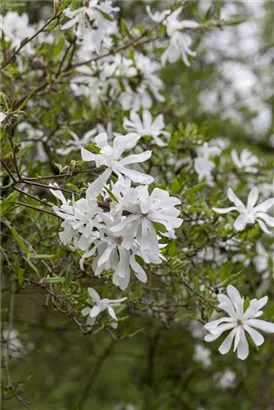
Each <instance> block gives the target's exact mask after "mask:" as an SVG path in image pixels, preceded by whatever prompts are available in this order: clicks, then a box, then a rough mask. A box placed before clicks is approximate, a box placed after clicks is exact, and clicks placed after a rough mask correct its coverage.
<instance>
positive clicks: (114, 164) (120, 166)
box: [81, 132, 154, 198]
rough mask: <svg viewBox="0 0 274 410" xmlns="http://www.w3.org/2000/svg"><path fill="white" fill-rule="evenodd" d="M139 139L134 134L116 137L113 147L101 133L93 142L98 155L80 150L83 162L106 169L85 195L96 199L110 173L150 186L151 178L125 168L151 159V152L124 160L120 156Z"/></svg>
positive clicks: (130, 156) (104, 134)
mask: <svg viewBox="0 0 274 410" xmlns="http://www.w3.org/2000/svg"><path fill="white" fill-rule="evenodd" d="M140 138H141V136H140V135H138V134H136V133H133V132H132V133H128V134H126V135H118V136H117V137H115V138H114V140H113V145H112V146H111V145H109V144H108V136H107V134H106V133H101V134H99V135H97V137H96V138H95V142H96V144H97V146H98V148H100V153H99V154H93V153H91V152H90V151H87V150H86V149H84V148H82V150H81V153H82V159H83V161H95V163H96V166H97V167H101V166H103V165H105V166H106V167H107V169H106V170H105V171H104V172H103V174H102V175H100V176H99V177H98V178H97V179H96V180H95V181H94V182H93V183H92V184H89V187H88V189H87V193H89V195H90V197H93V198H96V196H97V195H98V194H99V192H100V191H101V190H102V189H103V187H104V185H105V184H106V182H107V181H108V179H109V177H110V175H111V173H112V172H114V173H115V174H116V175H117V176H118V177H121V175H125V176H127V177H128V178H130V179H131V180H132V181H133V182H136V183H140V184H150V183H151V182H153V180H154V179H153V177H151V176H149V175H146V174H143V173H142V172H140V171H136V170H133V169H129V168H127V165H130V164H137V163H141V162H144V161H146V160H148V159H149V158H150V157H151V151H145V152H142V153H141V154H132V155H128V156H126V157H124V158H121V157H122V154H123V152H124V151H128V150H130V149H132V148H134V147H135V146H136V144H137V142H138V141H139V139H140Z"/></svg>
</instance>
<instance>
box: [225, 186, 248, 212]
mask: <svg viewBox="0 0 274 410" xmlns="http://www.w3.org/2000/svg"><path fill="white" fill-rule="evenodd" d="M227 197H228V199H229V200H230V201H231V202H233V203H234V204H235V205H236V207H237V208H238V209H239V210H241V211H242V210H244V209H245V206H244V204H243V202H242V201H241V200H240V199H239V198H238V197H237V196H236V195H235V193H234V191H233V189H232V188H228V190H227Z"/></svg>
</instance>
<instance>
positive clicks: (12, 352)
mask: <svg viewBox="0 0 274 410" xmlns="http://www.w3.org/2000/svg"><path fill="white" fill-rule="evenodd" d="M2 339H3V350H2V354H3V356H6V355H7V354H9V356H10V357H14V358H20V357H23V356H25V354H26V353H27V349H26V348H25V346H24V345H23V343H22V342H21V340H20V339H19V336H18V332H17V330H15V329H12V330H9V329H5V330H3V331H2Z"/></svg>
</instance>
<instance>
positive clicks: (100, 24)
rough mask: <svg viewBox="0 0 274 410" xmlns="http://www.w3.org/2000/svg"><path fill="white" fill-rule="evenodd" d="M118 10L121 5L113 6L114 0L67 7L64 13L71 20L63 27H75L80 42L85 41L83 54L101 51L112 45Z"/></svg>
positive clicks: (93, 0) (94, 1)
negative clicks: (115, 16)
mask: <svg viewBox="0 0 274 410" xmlns="http://www.w3.org/2000/svg"><path fill="white" fill-rule="evenodd" d="M117 11H119V7H113V6H112V1H108V0H107V1H101V2H100V1H99V0H91V1H87V2H86V3H85V5H84V6H83V7H79V8H77V9H76V10H70V8H67V9H65V11H64V15H65V16H66V17H67V18H68V19H69V20H68V21H67V22H66V23H65V24H63V25H62V27H61V29H62V30H69V29H70V28H72V27H73V28H74V33H75V35H76V37H77V41H78V43H80V44H81V43H83V49H82V50H81V54H84V53H85V54H86V56H87V54H88V53H93V52H96V53H99V52H100V51H101V49H102V48H103V47H110V46H111V45H112V39H111V35H112V34H114V33H115V32H116V30H117V27H116V22H115V20H114V19H113V14H114V13H115V12H117ZM86 58H87V57H86Z"/></svg>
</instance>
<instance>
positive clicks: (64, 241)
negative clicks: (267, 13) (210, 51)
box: [1, 0, 274, 410]
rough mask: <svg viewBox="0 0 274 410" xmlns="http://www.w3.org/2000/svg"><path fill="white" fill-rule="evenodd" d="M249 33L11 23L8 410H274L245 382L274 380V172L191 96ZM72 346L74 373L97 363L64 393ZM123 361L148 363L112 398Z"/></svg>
mask: <svg viewBox="0 0 274 410" xmlns="http://www.w3.org/2000/svg"><path fill="white" fill-rule="evenodd" d="M146 3H147V4H146ZM50 5H51V3H50ZM131 6H132V8H133V10H131ZM134 10H136V11H138V13H137V14H136V15H135V13H134ZM26 11H28V13H29V14H27V13H26ZM30 19H33V21H32V20H30ZM237 23H239V22H238V21H236V20H226V19H223V18H222V15H221V9H220V7H219V6H218V5H216V6H215V7H214V8H213V9H212V8H211V9H209V11H208V12H207V13H206V14H203V13H201V12H200V13H198V11H197V5H195V4H189V2H188V1H177V2H176V1H173V2H162V3H161V4H157V3H155V2H141V4H140V2H139V3H136V4H135V3H134V2H132V3H130V4H129V3H127V2H114V1H113V2H112V1H109V0H90V1H89V0H85V1H82V2H80V1H79V2H78V1H71V0H68V1H58V0H57V1H54V2H53V9H52V10H51V17H50V18H49V19H48V20H47V21H41V20H39V21H37V19H35V18H34V17H33V16H32V10H31V8H30V7H29V8H28V9H27V10H22V8H20V5H18V6H17V5H16V3H11V4H7V5H6V6H5V7H4V9H3V14H2V16H1V35H2V39H1V46H2V55H1V75H2V93H1V212H2V235H1V258H2V273H3V279H2V287H3V315H2V333H1V338H2V343H3V349H2V365H3V382H2V385H3V390H2V391H3V398H4V399H5V400H6V401H5V406H6V407H5V408H7V409H9V408H13V409H15V408H16V409H17V408H18V409H19V408H21V407H20V406H24V407H25V408H28V409H29V408H35V409H48V408H58V409H84V408H91V407H87V406H88V405H89V406H92V408H94V409H121V410H122V409H127V410H131V409H167V410H168V409H181V408H185V409H197V410H198V409H200V410H201V409H228V408H229V409H230V408H231V404H233V403H234V402H233V400H234V399H232V398H231V400H232V401H229V400H228V398H227V396H225V394H226V393H227V391H228V392H230V396H231V389H234V388H235V392H236V393H235V394H236V396H237V394H238V396H237V397H238V401H237V408H238V409H249V408H254V409H270V408H272V407H271V406H273V404H274V402H273V396H271V385H270V383H269V384H267V383H266V385H264V395H265V402H264V405H263V407H260V406H261V404H260V399H262V397H261V395H260V394H259V395H258V398H257V399H255V398H254V397H255V396H254V392H253V391H252V389H250V390H249V387H250V386H248V387H247V384H245V381H244V379H245V378H246V377H248V376H249V377H250V379H249V383H250V385H251V386H253V387H254V385H255V386H256V383H257V382H258V379H256V376H257V377H258V372H259V373H262V372H265V375H266V377H267V378H269V379H270V378H271V377H270V375H271V372H272V375H273V368H272V369H271V367H268V366H269V364H270V362H271V358H272V359H273V356H272V355H273V336H271V334H273V333H274V303H273V289H271V283H272V280H273V275H272V273H271V271H272V267H273V256H272V254H271V250H272V249H273V248H272V245H271V238H273V227H274V218H273V216H271V213H272V211H273V205H274V196H273V192H272V185H271V165H272V164H271V157H269V159H268V155H266V154H265V153H264V152H262V151H260V150H259V149H257V148H254V147H255V145H252V144H250V143H249V144H248V143H246V144H245V145H244V146H239V145H235V144H233V142H231V141H230V139H229V133H228V135H227V137H226V138H224V137H223V136H221V135H219V136H218V138H216V135H211V134H210V132H208V131H207V129H206V127H205V126H204V123H199V122H197V124H194V123H188V122H187V121H188V116H186V118H185V116H184V114H183V113H182V106H183V105H186V106H187V104H188V101H187V100H186V101H184V102H183V103H182V102H180V101H181V95H182V94H184V89H180V86H179V82H178V84H176V75H177V76H178V75H179V74H180V71H184V72H186V73H187V72H191V70H193V69H194V68H193V67H195V64H200V65H201V64H206V60H203V56H204V54H203V55H201V56H199V44H200V43H201V41H202V39H203V38H204V37H206V36H207V35H208V33H210V35H211V36H212V35H213V36H214V33H215V35H216V36H218V35H219V31H220V30H223V31H225V30H227V29H229V26H233V27H232V29H234V26H235V27H236V24H237ZM230 30H231V28H230ZM216 70H217V68H216ZM176 73H177V74H176ZM167 78H168V79H167ZM170 78H172V81H173V82H172V81H171V80H170ZM195 81H196V82H197V81H198V82H199V81H200V80H199V78H196V79H195ZM201 81H202V77H201ZM193 83H194V80H193ZM255 151H256V152H255ZM271 295H272V300H271ZM269 297H270V298H269ZM263 309H264V310H263ZM263 314H264V315H263ZM262 315H263V317H262ZM37 328H38V329H37ZM62 331H64V332H69V333H67V334H66V333H61V334H62V335H64V334H65V335H66V337H65V339H66V354H65V356H64V360H65V362H64V363H62V366H61V365H60V368H61V367H63V368H64V369H66V371H67V368H69V367H70V365H71V364H72V368H73V360H74V355H76V356H77V358H78V361H79V362H80V363H81V364H80V365H79V367H78V370H77V372H78V373H77V372H76V373H75V372H73V371H72V370H69V371H68V375H69V381H67V386H68V387H67V388H65V387H62V388H60V392H59V393H58V394H55V393H53V390H54V388H53V384H52V380H54V379H55V375H56V376H58V379H59V377H62V378H63V377H64V375H62V376H60V375H59V369H58V368H56V365H55V361H56V362H59V356H63V348H62V346H63V345H60V341H58V342H56V343H55V342H54V343H53V345H50V342H51V340H55V339H54V338H55V337H57V339H58V336H56V335H60V332H62ZM83 335H86V337H84V336H83ZM45 340H46V341H47V344H46V345H45V344H44V343H45ZM207 342H214V343H212V344H207ZM75 344H76V345H77V344H78V345H79V346H85V347H83V349H82V350H83V351H82V353H81V352H80V351H75ZM40 345H42V347H43V349H42V350H39V349H40ZM54 345H55V346H56V350H54V349H55V346H54ZM100 345H102V346H103V347H104V346H105V345H106V348H105V347H104V349H102V348H101V347H100ZM88 346H91V348H90V350H88V349H89V347H88ZM96 346H97V348H96ZM98 346H99V348H98ZM120 346H122V347H125V346H126V348H127V349H128V351H129V355H130V354H132V355H133V356H134V353H135V354H137V356H138V354H139V355H140V357H139V359H137V360H136V359H135V361H133V362H131V364H128V365H125V363H124V358H123V357H121V356H120V357H117V356H116V362H112V364H111V365H110V367H109V368H108V371H107V373H106V374H105V375H104V373H102V383H103V386H104V389H106V390H109V391H112V390H113V386H112V384H113V383H114V386H116V385H117V379H118V381H119V379H120V378H121V380H122V381H123V384H124V386H125V388H124V389H122V388H121V386H120V389H118V390H117V391H116V390H115V391H116V394H112V395H111V394H110V395H109V394H106V396H105V397H102V395H101V396H100V393H99V392H100V389H99V388H98V389H97V390H96V389H95V390H94V391H92V388H93V385H94V383H95V381H96V380H97V376H98V373H99V371H101V367H102V364H103V363H104V362H105V361H106V359H107V358H108V357H110V358H112V357H114V356H115V353H114V352H113V349H114V347H115V349H116V353H117V352H119V351H120V352H121V350H119V349H120ZM68 347H70V349H68ZM36 352H40V356H39V355H38V353H36ZM35 353H36V354H35ZM112 354H113V355H112ZM223 355H226V356H224V357H223ZM28 357H32V358H33V362H31V359H28ZM45 357H46V359H45ZM89 357H91V362H89ZM22 359H24V360H22ZM20 360H21V362H20ZM28 360H29V361H28ZM40 361H42V362H44V366H46V364H45V363H47V361H51V362H52V363H53V364H52V366H53V367H52V368H50V367H49V368H47V367H43V366H42V365H41V364H40ZM86 361H87V362H88V365H89V366H88V369H89V368H90V370H87V369H86V367H85V365H86ZM18 362H19V364H18ZM22 363H23V364H22ZM41 366H42V367H41ZM57 367H58V366H57ZM114 368H116V369H114ZM119 368H120V370H119ZM125 369H127V370H125ZM129 369H130V370H129ZM86 372H88V373H90V376H88V377H86ZM134 372H137V374H138V376H135V375H134ZM249 372H250V374H249ZM30 373H32V374H33V379H32V380H31V382H30V379H31V374H30ZM111 374H113V375H114V376H115V377H114V378H115V379H116V381H115V382H113V380H112V378H111ZM41 376H42V377H44V378H45V380H44V379H43V382H40V384H39V382H37V380H38V379H39V378H41ZM208 376H211V377H208ZM48 378H51V380H48ZM77 379H78V380H79V382H78V383H77ZM35 380H36V381H35ZM72 381H73V388H72V389H71V382H72ZM115 383H116V384H115ZM38 386H39V387H38ZM41 386H44V388H45V390H44V389H43V387H41ZM83 386H84V387H83ZM132 386H133V387H132ZM134 386H135V387H134ZM37 389H38V390H39V391H40V400H39V397H37V394H36V393H37ZM69 389H71V391H72V392H73V394H71V392H70V393H69ZM35 390H36V393H35ZM125 390H126V391H125ZM255 390H256V389H255ZM45 391H46V393H45ZM220 392H221V393H220ZM239 392H240V393H239ZM43 394H46V395H47V397H49V399H47V400H44V399H42V400H41V398H42V397H43ZM38 396H39V395H38ZM224 397H226V399H225V400H224ZM16 400H17V401H16ZM60 400H61V401H60ZM253 400H257V401H253ZM16 406H17V407H16ZM33 406H34V407H33ZM227 406H228V407H227Z"/></svg>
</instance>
